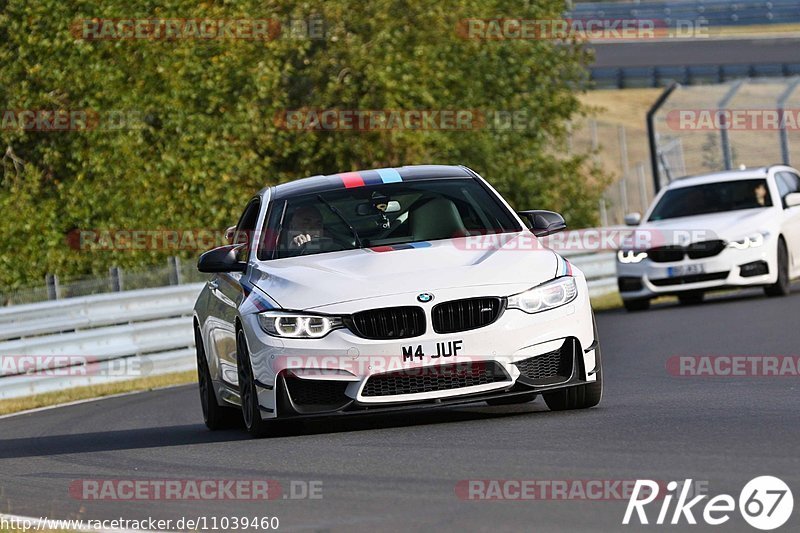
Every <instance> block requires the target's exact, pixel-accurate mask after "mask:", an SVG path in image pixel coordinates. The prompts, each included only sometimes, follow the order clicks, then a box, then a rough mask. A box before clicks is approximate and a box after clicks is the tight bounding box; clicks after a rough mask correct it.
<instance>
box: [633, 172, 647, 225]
mask: <svg viewBox="0 0 800 533" xmlns="http://www.w3.org/2000/svg"><path fill="white" fill-rule="evenodd" d="M636 174H637V175H638V176H639V202H641V213H642V216H644V214H645V212H646V211H647V205H648V203H649V202H648V201H647V181H646V178H645V175H644V163H641V162H640V163H638V164H637V165H636Z"/></svg>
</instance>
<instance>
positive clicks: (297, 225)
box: [194, 166, 602, 435]
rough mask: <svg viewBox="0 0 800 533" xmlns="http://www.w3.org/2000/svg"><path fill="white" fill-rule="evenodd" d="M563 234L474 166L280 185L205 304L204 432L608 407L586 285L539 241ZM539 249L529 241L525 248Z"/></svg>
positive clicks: (248, 210) (259, 205) (212, 259)
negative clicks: (370, 418) (474, 408)
mask: <svg viewBox="0 0 800 533" xmlns="http://www.w3.org/2000/svg"><path fill="white" fill-rule="evenodd" d="M565 227H566V224H565V223H564V219H563V218H562V217H561V216H560V215H558V214H556V213H553V212H550V211H523V212H521V213H515V212H514V211H513V210H512V209H511V208H510V207H509V205H508V203H506V201H505V200H503V198H502V197H501V196H500V195H499V194H498V193H497V192H496V191H495V190H494V189H493V188H492V187H491V186H490V185H489V183H488V182H486V181H485V180H484V179H483V178H481V177H480V176H478V175H477V174H476V173H475V172H473V171H472V170H470V169H468V168H465V167H456V166H412V167H402V168H383V169H377V170H367V171H359V172H346V173H341V174H333V175H327V176H315V177H311V178H306V179H302V180H298V181H294V182H290V183H285V184H281V185H277V186H274V187H268V188H266V189H264V190H262V191H261V192H259V193H258V194H256V195H255V196H254V197H253V198H252V199H251V200H250V201H249V203H248V204H247V206H246V207H245V209H244V212H243V214H242V216H241V218H240V219H239V223H238V224H237V226H236V227H235V228H233V229H232V231H231V240H232V242H231V244H230V245H226V246H223V247H220V248H216V249H214V250H211V251H209V252H206V253H205V254H203V256H201V258H200V260H199V262H198V268H199V270H200V271H202V272H208V273H211V274H212V276H211V278H210V279H209V281H208V283H207V284H206V286H205V287H204V289H203V290H202V292H201V294H200V296H199V298H198V300H197V303H196V305H195V310H194V331H195V338H196V345H197V368H198V377H199V386H200V400H201V405H202V408H203V415H204V418H205V422H206V425H207V426H208V427H209V428H210V429H217V428H220V427H226V426H228V425H230V424H231V423H235V422H236V421H237V420H242V419H243V420H244V425H245V427H246V428H247V430H248V431H249V432H250V433H251V434H253V435H262V434H264V433H265V432H267V431H268V429H269V427H270V426H269V424H270V421H271V420H273V419H287V418H298V417H307V416H342V415H349V414H355V413H376V412H388V411H394V410H401V409H417V408H432V407H436V406H448V405H459V404H465V403H473V402H488V403H490V404H505V403H520V402H528V401H531V400H533V399H534V398H535V397H536V396H537V395H538V394H541V395H542V396H543V398H544V400H545V402H546V403H547V405H548V406H549V407H550V408H551V409H554V410H561V409H578V408H587V407H592V406H594V405H596V404H597V403H598V402H599V401H600V398H601V394H602V372H601V356H600V347H599V344H598V339H597V332H596V328H595V326H594V316H593V314H592V309H591V306H590V304H589V293H588V290H587V285H586V279H585V277H584V275H583V273H582V272H581V271H580V270H578V269H577V268H575V267H574V266H572V265H571V264H570V263H569V262H568V261H566V260H565V259H564V258H562V257H561V256H559V255H558V254H556V253H555V252H553V251H552V250H549V249H547V248H544V247H542V246H530V243H537V242H538V241H537V239H536V237H537V236H544V235H548V234H551V233H554V232H556V231H560V230H562V229H564V228H565ZM521 242H524V243H528V244H525V245H521V244H520V243H521Z"/></svg>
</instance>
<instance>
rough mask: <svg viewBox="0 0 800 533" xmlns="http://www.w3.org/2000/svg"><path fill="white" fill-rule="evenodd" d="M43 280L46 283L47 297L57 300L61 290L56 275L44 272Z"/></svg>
mask: <svg viewBox="0 0 800 533" xmlns="http://www.w3.org/2000/svg"><path fill="white" fill-rule="evenodd" d="M44 282H45V284H46V285H47V299H48V300H58V297H59V293H60V292H61V291H60V290H59V286H58V276H56V275H55V274H46V275H45V277H44Z"/></svg>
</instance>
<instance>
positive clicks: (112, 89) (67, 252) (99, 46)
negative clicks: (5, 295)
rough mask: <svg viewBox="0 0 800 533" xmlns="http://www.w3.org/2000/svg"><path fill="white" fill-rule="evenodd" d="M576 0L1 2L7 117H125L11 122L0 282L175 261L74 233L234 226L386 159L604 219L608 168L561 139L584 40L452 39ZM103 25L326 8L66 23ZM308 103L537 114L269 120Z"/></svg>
mask: <svg viewBox="0 0 800 533" xmlns="http://www.w3.org/2000/svg"><path fill="white" fill-rule="evenodd" d="M563 7H564V6H563V2H560V1H555V0H536V1H535V2H534V1H515V2H508V1H499V0H497V1H492V0H489V1H487V0H457V1H453V2H439V1H434V0H375V1H372V2H357V1H355V0H326V1H325V2H302V1H287V0H267V1H257V2H256V1H244V2H233V1H230V2H204V3H200V4H197V3H195V2H191V1H188V0H186V1H183V0H166V1H159V2H154V1H146V0H138V1H133V2H132V1H130V0H104V1H103V2H100V1H97V0H32V1H28V0H10V1H9V2H8V5H7V6H6V8H5V9H4V10H3V11H2V13H0V41H1V42H2V46H0V80H2V81H0V110H56V109H61V110H65V109H66V110H93V111H96V112H97V113H99V114H100V115H101V116H104V115H107V114H108V113H111V112H118V113H120V114H121V115H122V116H124V117H126V120H127V121H126V123H125V125H124V127H121V128H118V129H114V128H110V129H109V128H107V127H98V128H95V129H88V130H81V131H69V132H64V131H30V130H26V129H24V128H19V127H18V128H13V127H9V126H8V125H7V124H6V125H5V126H4V127H3V128H2V129H0V137H2V149H3V150H4V151H5V152H6V157H5V158H4V159H3V164H4V167H3V170H4V172H3V176H2V183H1V184H0V209H2V219H0V247H2V251H1V252H0V283H2V284H3V285H4V286H8V285H23V284H29V283H36V282H40V281H41V279H42V276H43V275H44V273H45V272H56V273H58V274H60V275H61V276H62V277H70V276H78V275H84V274H89V273H97V272H105V271H106V270H107V268H108V267H109V265H112V264H116V265H120V266H123V267H126V266H127V267H130V266H136V265H143V264H150V263H156V262H157V263H161V262H162V261H163V258H164V256H165V255H169V254H170V253H172V252H166V251H163V250H162V251H159V250H139V251H128V250H126V251H114V252H109V251H104V252H92V253H87V252H85V251H83V252H82V251H79V250H74V249H71V248H70V247H69V246H68V245H67V239H66V236H67V235H68V234H69V232H70V231H72V230H75V229H76V228H77V229H101V228H109V229H113V228H127V229H152V228H183V229H192V228H224V227H225V226H227V225H230V224H231V223H233V222H235V220H236V218H237V217H238V215H239V212H240V210H241V209H242V208H243V206H244V202H245V201H246V200H247V198H248V197H249V196H250V195H251V194H252V193H253V192H254V191H256V190H258V189H260V188H262V187H263V186H265V185H269V184H274V183H278V182H283V181H287V180H291V179H296V178H299V177H303V176H307V175H315V174H326V173H334V172H338V171H346V170H355V169H364V168H374V167H382V166H397V165H404V164H419V163H444V164H465V165H467V166H470V167H471V168H473V169H475V170H477V171H478V172H479V173H481V174H482V175H484V176H485V177H487V179H489V181H490V182H492V183H493V184H494V185H495V186H496V187H497V188H498V189H499V190H500V192H501V193H502V194H503V195H505V196H506V198H508V199H509V200H510V201H511V202H512V204H513V205H514V206H515V207H518V208H534V207H537V208H548V209H554V210H559V211H562V212H563V213H564V214H565V216H566V218H567V221H568V223H569V224H570V225H571V226H573V227H581V226H585V225H588V224H591V223H593V222H594V215H595V206H596V205H597V199H598V198H599V195H600V193H601V191H602V188H603V186H604V180H603V177H602V176H601V175H600V174H599V173H598V172H597V171H596V169H593V168H592V167H591V166H590V164H589V162H588V160H587V158H586V157H585V156H584V155H568V154H565V153H563V149H562V147H563V146H564V144H565V143H564V142H563V141H564V139H565V134H566V125H567V123H568V121H569V120H570V118H571V117H574V116H575V115H576V114H578V113H580V112H581V109H580V105H579V102H578V100H577V99H576V90H579V89H580V87H581V85H582V83H583V79H584V76H585V74H584V68H583V66H584V64H585V62H586V59H587V58H586V55H585V52H584V51H583V50H582V49H581V48H580V47H579V46H576V45H575V44H574V43H556V42H552V41H546V40H539V41H531V40H488V41H487V40H477V39H464V38H462V37H459V36H458V35H457V32H456V28H457V25H458V23H459V21H460V20H462V19H467V18H494V17H515V18H523V19H544V18H548V19H552V18H558V17H559V16H560V14H561V12H562V10H563ZM94 18H97V19H115V18H117V19H119V18H124V19H133V18H151V19H152V18H162V19H166V18H183V19H254V18H270V19H278V20H279V21H282V22H284V23H285V22H286V21H288V20H293V21H295V22H297V21H304V20H305V21H307V20H309V19H310V18H313V20H321V21H322V25H323V27H324V33H323V34H322V35H321V36H320V35H311V36H308V35H303V34H302V32H287V31H284V32H282V33H281V35H280V36H278V37H277V38H275V39H273V40H267V41H264V40H258V41H253V40H241V39H215V40H202V39H178V40H152V39H107V40H87V39H82V38H77V37H76V35H75V34H74V33H73V32H72V31H71V28H72V27H73V25H74V24H75V23H76V21H81V20H84V19H94ZM286 27H287V26H286V25H285V24H284V28H286ZM296 27H298V28H299V27H301V25H298V24H296ZM308 37H312V38H308ZM301 108H312V109H354V110H358V109H362V110H377V109H390V110H392V109H393V110H415V109H427V110H431V109H440V110H441V109H468V110H489V111H498V110H523V111H524V112H525V113H526V117H527V118H526V123H525V127H523V128H515V129H504V128H482V129H475V130H470V131H420V130H399V131H335V132H333V131H293V130H287V129H285V128H281V127H280V126H279V124H277V123H276V121H275V120H274V118H275V117H276V115H277V114H280V113H281V112H282V111H286V110H292V109H301ZM187 255H194V254H192V253H187Z"/></svg>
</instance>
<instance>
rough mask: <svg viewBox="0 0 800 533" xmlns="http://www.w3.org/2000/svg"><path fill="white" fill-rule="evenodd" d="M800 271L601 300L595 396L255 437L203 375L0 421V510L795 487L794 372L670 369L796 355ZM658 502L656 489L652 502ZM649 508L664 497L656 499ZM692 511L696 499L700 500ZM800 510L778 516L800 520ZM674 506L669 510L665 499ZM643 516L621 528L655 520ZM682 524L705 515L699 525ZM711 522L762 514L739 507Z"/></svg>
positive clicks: (84, 511) (394, 521) (425, 505)
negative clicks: (219, 486)
mask: <svg viewBox="0 0 800 533" xmlns="http://www.w3.org/2000/svg"><path fill="white" fill-rule="evenodd" d="M798 289H800V288H798V287H795V292H794V294H793V295H792V296H790V297H787V298H782V299H767V298H764V297H763V296H762V295H761V293H760V291H755V290H753V291H749V292H743V293H736V294H732V295H724V296H717V297H714V298H713V299H712V301H711V302H710V303H706V304H703V305H701V306H693V307H679V306H677V305H662V306H656V307H655V308H654V309H653V310H651V311H649V312H643V313H635V314H626V313H625V312H623V311H612V312H607V313H600V314H599V315H598V324H599V330H600V335H601V340H602V346H603V355H604V363H605V375H606V393H605V397H604V400H603V402H602V403H601V405H600V406H599V407H598V408H595V409H591V410H588V411H581V412H566V413H553V412H549V411H548V410H547V409H546V407H545V406H544V403H543V402H542V400H541V399H538V400H537V401H536V402H534V403H532V404H527V405H524V406H512V407H483V406H478V407H471V408H460V409H452V410H440V411H436V412H426V413H423V414H412V415H407V414H406V415H394V416H387V417H380V418H378V417H369V418H359V419H351V420H349V421H341V420H338V421H336V422H313V423H312V422H306V423H305V424H298V425H293V426H286V427H284V428H282V429H281V434H280V435H279V436H276V437H272V438H267V439H262V440H252V439H250V438H248V437H246V436H245V435H244V434H243V433H242V432H240V431H237V430H231V431H225V432H220V433H210V432H208V431H206V429H205V427H204V426H203V425H202V422H201V416H200V407H199V402H198V398H197V392H196V389H195V388H194V387H192V386H184V387H179V388H174V389H167V390H161V391H155V392H150V393H143V394H137V395H132V396H126V397H120V398H113V399H108V400H105V401H97V402H92V403H86V404H81V405H76V406H71V407H64V408H57V409H54V410H49V411H43V412H39V413H33V414H28V415H23V416H19V417H13V418H8V419H4V420H0V435H2V436H1V437H0V438H1V439H2V440H0V510H2V511H4V512H9V513H14V514H18V515H28V516H36V517H38V516H40V515H47V516H48V517H50V518H66V517H79V516H83V517H87V518H117V517H120V516H121V517H125V518H129V519H134V518H135V519H142V518H146V517H150V516H152V517H158V518H175V519H177V518H180V517H182V516H187V517H197V516H232V515H246V516H251V517H253V516H259V517H260V516H277V517H279V519H280V525H281V529H282V530H287V531H294V530H312V531H328V530H333V531H377V530H392V531H402V530H407V529H411V530H423V529H424V530H426V531H427V530H433V531H435V530H470V531H474V530H484V531H570V532H575V531H592V530H604V531H609V530H612V531H613V530H620V529H623V526H621V521H622V516H623V513H624V510H625V507H626V501H624V500H613V499H612V500H607V501H585V500H574V499H573V500H562V501H502V502H498V501H464V500H462V499H460V498H459V497H457V495H456V491H455V487H456V484H457V482H458V481H459V480H466V479H517V480H519V479H535V480H633V479H637V478H650V479H654V480H662V481H669V480H683V479H686V478H692V479H694V480H698V481H701V482H703V483H707V488H708V493H709V494H710V495H712V496H713V495H717V494H722V493H725V494H731V495H732V496H733V497H734V498H735V499H737V500H738V496H739V492H740V491H741V489H742V487H743V486H744V484H745V483H746V482H747V481H749V480H750V479H751V478H754V477H756V476H759V475H767V474H771V475H776V476H779V477H781V478H782V479H783V480H784V481H785V482H787V483H788V485H789V486H790V487H792V488H794V489H795V495H794V496H795V500H796V501H797V499H798V497H800V493H799V492H798V490H799V489H800V460H799V459H798V449H799V448H798V444H799V443H800V409H798V379H797V378H796V377H794V378H791V377H747V378H724V377H716V378H705V377H704V378H699V377H682V378H680V377H673V376H671V375H669V374H668V373H667V371H666V370H665V362H666V360H667V359H668V358H669V357H670V356H674V355H732V354H736V355H749V354H761V355H771V354H786V355H789V354H795V355H796V354H797V353H798V346H800V327H798V310H800V290H798ZM87 478H88V479H130V478H136V479H142V478H157V479H184V478H212V479H254V478H260V479H264V478H269V479H275V480H277V481H279V482H280V483H281V485H282V487H284V493H286V492H287V491H286V487H288V486H289V484H290V482H291V481H292V480H294V481H312V480H315V481H322V498H321V499H300V500H290V499H277V500H273V501H266V502H264V501H262V502H255V503H254V502H248V501H239V500H236V501H211V502H208V501H203V502H197V501H157V502H147V501H144V502H142V501H140V502H124V501H123V502H120V501H81V500H79V499H74V498H72V497H71V496H70V494H69V487H70V484H71V483H72V482H73V481H74V480H79V479H87ZM654 505H658V506H660V504H654ZM648 509H649V510H650V509H652V510H650V512H649V513H648V516H650V518H651V520H654V519H655V517H656V515H657V513H658V507H652V508H648ZM695 514H696V515H702V509H701V510H700V512H699V513H697V512H696V513H695ZM798 514H800V512H798V510H797V506H795V511H794V516H793V517H792V518H791V519H790V522H789V523H788V524H787V525H786V526H785V527H784V528H783V530H795V531H797V527H798V520H799V519H800V516H798ZM670 516H671V513H670ZM665 527H666V526H655V527H654V526H652V525H651V526H649V527H647V528H645V527H644V526H641V525H638V523H637V525H636V526H632V527H628V528H626V530H628V531H639V530H643V529H644V530H648V531H656V530H657V531H660V530H662V529H663V528H665ZM668 529H670V530H672V531H684V530H686V529H692V530H695V531H697V530H699V531H705V530H711V529H712V528H711V527H707V526H694V527H691V528H689V527H688V526H687V525H686V523H685V522H684V523H682V525H680V526H673V527H671V528H668ZM713 529H714V530H716V531H755V530H754V529H752V528H751V527H750V526H749V525H748V524H747V523H746V522H745V521H744V520H743V518H742V517H741V515H739V514H738V513H737V512H734V513H732V517H731V520H730V521H729V522H728V523H727V524H725V525H723V526H719V527H717V528H713Z"/></svg>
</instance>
